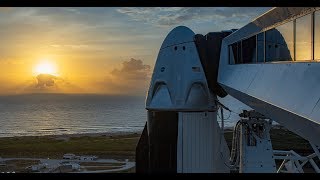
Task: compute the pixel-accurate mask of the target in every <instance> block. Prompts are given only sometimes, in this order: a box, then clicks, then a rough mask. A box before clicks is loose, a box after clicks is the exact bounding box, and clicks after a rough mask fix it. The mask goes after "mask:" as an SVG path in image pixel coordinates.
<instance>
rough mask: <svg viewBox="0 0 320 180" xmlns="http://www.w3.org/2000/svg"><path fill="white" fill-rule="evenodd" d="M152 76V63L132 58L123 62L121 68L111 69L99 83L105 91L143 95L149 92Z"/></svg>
mask: <svg viewBox="0 0 320 180" xmlns="http://www.w3.org/2000/svg"><path fill="white" fill-rule="evenodd" d="M150 76H151V67H150V65H146V64H144V63H143V61H142V60H139V59H134V58H131V59H130V60H128V61H124V62H122V65H121V68H114V69H113V70H111V71H110V72H109V74H107V76H106V77H105V79H104V80H103V81H102V82H99V84H100V88H101V89H102V90H103V91H104V93H116V94H138V95H142V94H145V93H146V92H147V88H148V84H149V81H150Z"/></svg>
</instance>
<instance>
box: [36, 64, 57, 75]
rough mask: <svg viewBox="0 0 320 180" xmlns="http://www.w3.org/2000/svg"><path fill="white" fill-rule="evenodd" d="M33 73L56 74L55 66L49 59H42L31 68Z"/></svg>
mask: <svg viewBox="0 0 320 180" xmlns="http://www.w3.org/2000/svg"><path fill="white" fill-rule="evenodd" d="M33 74H34V75H39V74H51V75H54V76H58V71H57V66H56V65H55V64H54V63H53V62H51V61H49V60H43V61H41V62H40V63H39V64H37V65H36V66H35V67H34V68H33Z"/></svg>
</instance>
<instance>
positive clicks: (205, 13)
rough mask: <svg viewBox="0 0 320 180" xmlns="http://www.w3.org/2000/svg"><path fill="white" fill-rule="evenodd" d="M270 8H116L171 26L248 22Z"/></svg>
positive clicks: (128, 13)
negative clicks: (227, 21) (217, 22)
mask: <svg viewBox="0 0 320 180" xmlns="http://www.w3.org/2000/svg"><path fill="white" fill-rule="evenodd" d="M269 9H271V8H270V7H259V8H257V7H166V8H161V7H156V8H146V7H143V8H134V7H123V8H119V9H117V11H118V12H119V13H122V14H126V15H128V16H129V17H131V18H132V19H133V20H134V21H142V22H146V23H151V24H154V25H156V26H172V25H180V24H184V23H191V22H192V23H201V22H208V23H212V24H216V22H215V21H219V22H223V21H224V20H227V19H228V20H229V21H234V22H236V23H239V21H240V22H249V21H250V20H251V19H253V18H255V17H256V16H258V15H260V14H262V13H264V12H265V11H267V10H269Z"/></svg>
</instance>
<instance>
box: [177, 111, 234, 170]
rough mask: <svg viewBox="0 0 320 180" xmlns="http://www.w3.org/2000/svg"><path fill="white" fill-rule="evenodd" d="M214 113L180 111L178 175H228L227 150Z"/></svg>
mask: <svg viewBox="0 0 320 180" xmlns="http://www.w3.org/2000/svg"><path fill="white" fill-rule="evenodd" d="M220 132H221V129H220V127H219V124H218V122H217V113H216V112H180V113H179V124H178V147H177V148H178V149H177V172H178V173H227V172H230V169H229V148H228V146H227V144H226V141H225V138H224V136H221V133H220Z"/></svg>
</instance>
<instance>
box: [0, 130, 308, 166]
mask: <svg viewBox="0 0 320 180" xmlns="http://www.w3.org/2000/svg"><path fill="white" fill-rule="evenodd" d="M225 137H226V140H227V143H228V145H229V147H230V149H231V140H232V132H226V133H225ZM139 138H140V134H137V133H136V134H129V135H115V136H103V135H101V136H80V137H69V138H67V140H66V139H61V138H56V137H50V136H42V137H10V138H9V137H7V138H0V157H41V158H59V159H60V158H62V156H63V154H65V153H74V154H76V155H96V156H99V158H114V159H118V160H124V159H130V160H131V161H134V160H135V148H136V145H137V143H138V140H139ZM271 140H272V145H273V149H277V150H291V149H292V150H294V151H296V152H298V153H300V154H301V155H306V154H310V153H311V152H312V148H311V147H310V145H309V143H308V142H307V141H306V140H304V139H302V138H301V137H299V136H298V135H296V134H294V133H292V132H290V131H287V130H280V129H273V130H271ZM21 163H22V165H23V166H27V165H31V164H32V163H34V162H27V161H26V162H22V161H21V162H19V164H20V165H21ZM10 164H12V163H10ZM35 164H36V163H35ZM20 165H19V166H20ZM22 165H21V166H22ZM86 165H91V164H86ZM12 166H14V164H12ZM134 171H135V169H134V168H133V169H130V170H126V171H123V172H134Z"/></svg>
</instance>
